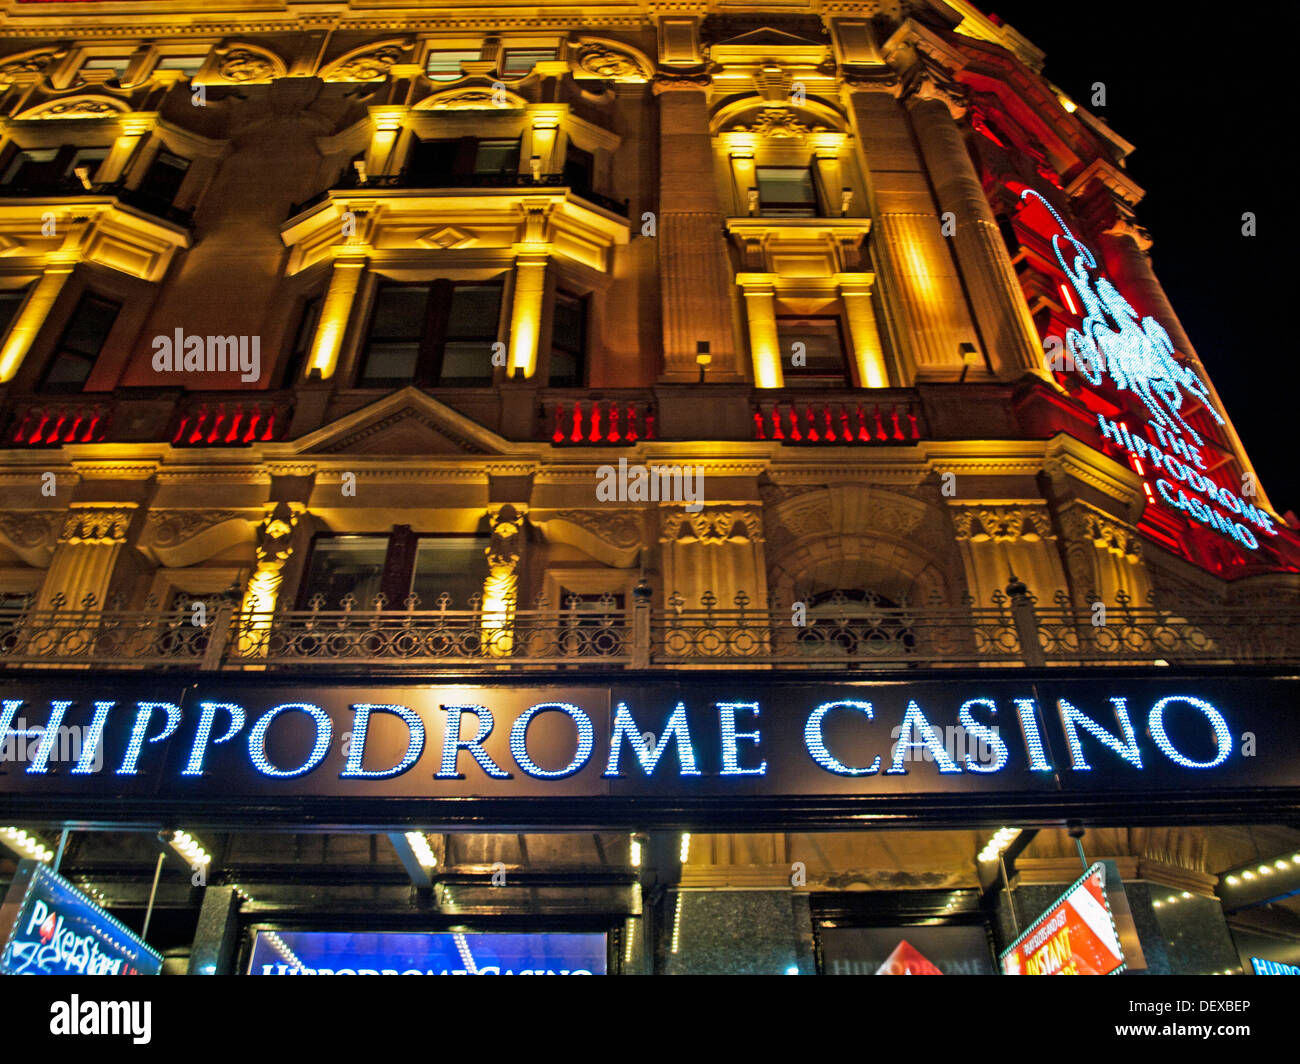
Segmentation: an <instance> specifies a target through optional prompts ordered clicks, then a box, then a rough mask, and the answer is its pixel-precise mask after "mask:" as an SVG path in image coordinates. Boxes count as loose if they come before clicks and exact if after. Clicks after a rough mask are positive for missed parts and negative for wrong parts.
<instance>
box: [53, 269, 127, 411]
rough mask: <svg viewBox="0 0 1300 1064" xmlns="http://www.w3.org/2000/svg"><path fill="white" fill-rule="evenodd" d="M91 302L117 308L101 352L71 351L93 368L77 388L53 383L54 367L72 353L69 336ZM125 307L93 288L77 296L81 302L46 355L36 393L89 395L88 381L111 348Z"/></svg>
mask: <svg viewBox="0 0 1300 1064" xmlns="http://www.w3.org/2000/svg"><path fill="white" fill-rule="evenodd" d="M90 300H97V301H98V302H100V303H105V304H108V305H111V306H112V307H114V308H115V309H114V311H113V320H112V321H111V322H110V323H109V326H108V329H107V330H106V331H105V332H104V336H103V339H102V340H101V341H100V344H99V349H98V350H97V351H95V353H94V354H93V355H89V356H88V355H87V354H86V353H85V352H82V351H72V352H71V355H72V356H73V357H81V358H87V359H88V361H89V368H88V369H87V370H86V375H85V377H83V378H82V380H81V381H80V382H79V383H78V384H77V386H75V387H73V386H71V385H67V384H51V383H50V374H51V373H53V372H54V367H55V366H56V365H57V364H58V362H59V360H60V359H61V358H63V357H64V355H65V354H68V353H69V352H68V351H67V350H66V348H65V344H66V341H67V338H68V334H69V333H70V332H71V331H72V329H73V327H74V326H75V325H76V322H77V315H78V312H79V311H80V310H81V308H82V306H83V305H84V304H85V303H86V302H88V301H90ZM124 305H125V304H124V301H123V300H117V299H110V298H109V297H108V296H105V295H101V294H100V293H99V292H97V291H95V290H94V289H91V288H86V289H83V290H82V292H81V294H80V295H79V296H78V297H77V302H76V304H75V305H74V306H73V308H72V311H71V313H70V314H69V315H68V317H67V320H66V321H64V323H63V328H62V329H61V330H60V332H59V339H58V341H57V342H56V343H55V344H54V346H53V347H51V348H50V353H49V355H47V356H46V359H45V365H44V367H43V368H42V370H41V376H40V382H39V384H38V385H37V388H36V390H37V391H38V392H41V393H43V394H47V395H80V394H82V393H83V392H85V391H86V382H87V381H88V380H90V378H91V376H92V375H93V374H94V372H95V366H96V364H97V363H98V362H99V359H100V358H101V357H102V355H103V353H104V348H105V347H106V346H107V345H108V341H109V338H110V337H111V336H112V335H113V330H114V329H115V328H116V327H117V323H118V319H119V318H120V317H121V315H122V308H123V306H124Z"/></svg>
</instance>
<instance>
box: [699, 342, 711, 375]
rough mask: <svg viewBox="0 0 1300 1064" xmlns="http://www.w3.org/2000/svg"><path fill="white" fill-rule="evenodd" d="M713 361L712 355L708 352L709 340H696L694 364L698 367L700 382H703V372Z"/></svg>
mask: <svg viewBox="0 0 1300 1064" xmlns="http://www.w3.org/2000/svg"><path fill="white" fill-rule="evenodd" d="M712 362H713V356H712V355H711V354H709V341H708V340H697V341H696V342H695V364H696V365H697V366H699V367H700V383H701V384H703V383H704V374H705V373H706V372H707V371H708V368H709V366H710V364H712Z"/></svg>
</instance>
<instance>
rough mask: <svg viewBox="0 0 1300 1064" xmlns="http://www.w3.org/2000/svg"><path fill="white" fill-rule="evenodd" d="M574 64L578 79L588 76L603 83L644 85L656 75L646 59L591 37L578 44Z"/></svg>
mask: <svg viewBox="0 0 1300 1064" xmlns="http://www.w3.org/2000/svg"><path fill="white" fill-rule="evenodd" d="M573 63H574V67H575V68H576V69H575V76H579V77H581V76H582V75H583V74H585V75H587V76H589V77H593V78H599V79H601V80H602V81H618V82H624V83H627V84H634V85H640V84H644V83H645V82H647V81H649V80H650V79H651V78H652V77H653V76H654V69H653V68H652V67H651V65H650V63H649V61H648V60H647V59H646V58H645V57H644V56H642V55H639V54H637V53H635V52H633V51H632V50H631V49H628V48H622V47H619V46H618V45H616V44H614V43H613V42H612V41H605V40H597V39H594V38H588V37H583V38H581V39H580V40H579V41H578V45H577V51H576V52H575V53H574V57H573Z"/></svg>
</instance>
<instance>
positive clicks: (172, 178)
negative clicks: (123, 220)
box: [136, 151, 190, 207]
mask: <svg viewBox="0 0 1300 1064" xmlns="http://www.w3.org/2000/svg"><path fill="white" fill-rule="evenodd" d="M189 168H190V161H189V160H188V159H182V158H181V157H180V156H179V155H173V154H172V153H171V152H169V151H160V152H159V153H158V155H157V157H156V158H155V159H154V161H153V162H152V163H150V164H149V169H148V170H146V171H145V174H144V177H143V178H141V179H140V184H139V187H137V188H136V193H137V194H138V195H139V196H140V197H142V198H144V199H148V200H151V201H153V202H154V203H157V204H160V205H166V206H168V207H170V206H171V205H172V204H173V203H174V202H175V201H176V193H177V192H179V191H180V187H181V182H182V181H184V180H185V172H186V171H187V170H188V169H189Z"/></svg>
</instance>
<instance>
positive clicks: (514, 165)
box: [406, 137, 519, 188]
mask: <svg viewBox="0 0 1300 1064" xmlns="http://www.w3.org/2000/svg"><path fill="white" fill-rule="evenodd" d="M518 171H519V138H518V137H516V138H514V139H513V140H511V139H480V138H479V137H456V138H454V139H445V140H420V141H416V143H415V146H414V147H413V148H412V149H411V155H410V158H409V159H408V160H407V165H406V176H407V178H408V179H409V180H410V181H411V183H412V184H414V185H416V186H422V187H424V188H439V187H442V186H448V187H454V186H456V185H460V184H465V183H466V181H465V180H464V179H467V178H473V177H476V176H483V175H491V174H504V175H514V174H516V173H518Z"/></svg>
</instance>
